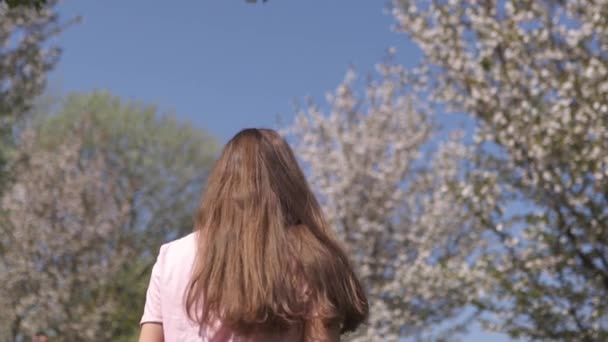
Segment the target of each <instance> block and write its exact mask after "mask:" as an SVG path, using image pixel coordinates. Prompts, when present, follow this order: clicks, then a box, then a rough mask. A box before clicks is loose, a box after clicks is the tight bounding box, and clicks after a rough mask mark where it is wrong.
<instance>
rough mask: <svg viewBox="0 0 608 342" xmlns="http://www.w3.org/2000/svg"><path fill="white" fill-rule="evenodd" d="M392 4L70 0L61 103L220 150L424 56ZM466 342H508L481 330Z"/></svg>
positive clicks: (54, 80)
mask: <svg viewBox="0 0 608 342" xmlns="http://www.w3.org/2000/svg"><path fill="white" fill-rule="evenodd" d="M384 8H385V2H384V1H370V0H348V1H346V0H342V1H327V0H270V1H269V2H268V3H265V4H257V5H252V4H248V3H245V1H244V0H231V1H201V0H188V1H186V0H180V1H160V0H148V1H143V0H129V1H124V0H123V1H118V0H103V1H101V0H97V1H94V0H67V1H65V3H64V4H63V5H62V7H61V13H62V15H63V17H64V18H66V19H67V18H70V17H73V16H75V15H82V16H83V17H84V22H83V23H81V24H79V25H76V26H73V27H71V28H70V29H69V30H67V31H66V32H64V33H63V34H62V35H61V36H60V37H59V38H58V41H59V44H60V45H61V46H62V47H63V48H64V54H63V56H62V60H61V62H60V64H59V66H58V68H57V69H56V70H55V71H54V72H53V74H52V77H51V86H52V87H55V88H56V89H57V90H59V91H60V92H62V93H67V92H71V91H89V90H93V89H106V90H109V91H111V92H112V93H114V94H116V95H120V96H122V97H124V98H127V99H135V100H139V101H144V102H147V103H153V104H158V105H159V106H160V108H163V109H168V110H175V112H176V113H177V115H178V117H179V118H181V119H183V120H188V121H190V122H192V123H193V124H194V125H196V126H199V127H203V128H206V129H208V130H209V131H210V132H212V133H214V134H215V135H216V136H217V137H218V138H219V139H220V141H222V142H225V141H226V140H227V139H228V138H230V136H232V135H233V134H234V133H236V132H237V131H238V130H239V129H241V128H244V127H250V126H271V127H272V126H275V124H276V120H277V116H278V115H281V116H282V117H283V118H285V119H287V120H290V118H291V117H292V116H293V107H292V103H293V100H294V99H302V98H303V97H304V96H307V95H311V96H313V97H314V98H315V99H316V100H317V101H319V102H322V101H324V94H325V92H326V91H329V90H332V89H334V88H335V87H336V86H337V84H338V83H339V82H340V81H341V79H342V78H343V76H344V72H345V71H346V69H347V67H348V66H349V65H354V66H355V67H356V68H357V69H358V70H359V71H360V72H361V73H367V72H371V71H372V70H373V66H374V64H375V63H376V62H378V61H379V60H380V59H381V58H382V57H383V56H384V55H385V51H386V48H387V47H389V46H395V47H396V48H397V51H398V60H399V61H400V62H402V63H404V64H406V65H408V66H411V65H414V64H415V63H416V61H417V60H418V59H419V58H420V57H421V56H420V53H419V51H418V50H417V49H416V48H415V47H414V46H413V45H412V44H411V43H410V42H408V40H407V39H406V38H405V37H404V36H403V35H401V34H397V33H393V32H392V31H391V26H392V25H393V20H392V18H391V17H390V15H388V14H385V13H384V11H383V10H384ZM465 340H466V341H472V342H481V341H484V342H485V341H497V342H500V341H508V339H506V338H505V337H504V336H500V335H495V334H486V333H483V332H481V331H479V330H478V329H474V330H473V331H472V332H471V334H470V335H468V336H467V337H466V338H465Z"/></svg>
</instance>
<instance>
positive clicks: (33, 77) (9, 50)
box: [0, 0, 62, 118]
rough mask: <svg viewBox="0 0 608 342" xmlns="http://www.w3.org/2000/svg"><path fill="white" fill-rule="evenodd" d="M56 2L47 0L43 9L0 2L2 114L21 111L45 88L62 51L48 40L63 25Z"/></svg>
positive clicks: (10, 114) (12, 115)
mask: <svg viewBox="0 0 608 342" xmlns="http://www.w3.org/2000/svg"><path fill="white" fill-rule="evenodd" d="M56 2H57V1H55V0H51V1H48V2H47V5H46V6H45V7H44V8H42V9H40V10H36V9H34V8H26V7H17V8H13V9H10V10H9V9H8V6H7V5H6V4H5V2H4V1H3V2H0V117H7V118H14V117H15V116H19V115H22V114H23V111H25V110H27V109H28V108H29V106H30V105H31V103H32V101H34V100H35V99H36V96H38V95H39V94H40V93H41V92H42V90H43V89H44V85H45V83H46V74H47V72H48V71H49V70H50V69H51V68H52V67H53V66H54V65H55V63H56V62H57V59H58V57H59V53H60V50H59V48H57V47H55V46H52V45H50V44H49V39H50V38H51V37H53V36H54V35H55V34H57V33H58V32H59V31H61V29H62V25H61V23H60V22H59V17H58V14H57V12H56V11H55V10H54V6H55V4H56Z"/></svg>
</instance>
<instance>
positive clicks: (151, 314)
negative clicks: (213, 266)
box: [141, 233, 301, 342]
mask: <svg viewBox="0 0 608 342" xmlns="http://www.w3.org/2000/svg"><path fill="white" fill-rule="evenodd" d="M196 234H197V233H192V234H189V235H187V236H185V237H183V238H181V239H178V240H175V241H172V242H169V243H166V244H164V245H162V246H161V248H160V252H159V254H158V258H157V260H156V263H155V264H154V267H153V270H152V276H151V279H150V286H149V287H148V292H147V295H146V305H145V308H144V314H143V317H142V319H141V324H143V323H161V324H162V325H163V334H164V340H165V341H180V342H202V341H205V342H206V341H210V342H224V341H234V342H240V341H251V342H254V341H255V342H257V341H260V342H263V341H268V342H272V341H300V340H301V330H300V329H298V327H293V328H292V329H290V330H289V331H288V332H286V333H282V334H274V335H271V334H265V333H257V334H253V335H252V336H249V337H240V338H239V337H238V336H234V334H232V333H231V332H230V331H228V330H226V329H222V327H221V323H220V322H219V321H217V322H216V324H215V326H213V327H199V325H198V324H197V323H195V322H193V321H192V320H190V319H189V318H188V315H187V314H186V311H185V303H184V294H185V291H186V288H187V286H188V282H189V281H190V277H191V275H192V267H193V265H194V261H195V257H196V248H197V247H196V243H197V238H196Z"/></svg>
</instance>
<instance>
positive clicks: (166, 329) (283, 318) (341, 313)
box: [140, 129, 368, 342]
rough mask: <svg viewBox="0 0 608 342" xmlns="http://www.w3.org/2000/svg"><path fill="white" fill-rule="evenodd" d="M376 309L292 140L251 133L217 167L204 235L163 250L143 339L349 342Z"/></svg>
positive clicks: (204, 206)
mask: <svg viewBox="0 0 608 342" xmlns="http://www.w3.org/2000/svg"><path fill="white" fill-rule="evenodd" d="M367 313H368V304H367V299H366V297H365V294H364V292H363V289H362V287H361V284H360V282H359V280H358V279H357V277H356V276H355V274H354V272H353V269H352V266H351V265H350V263H349V261H348V258H347V257H346V255H345V253H344V251H343V250H342V248H341V247H340V246H339V244H338V242H337V240H336V238H335V237H334V235H333V233H332V230H331V227H329V225H328V224H327V222H326V220H325V218H324V217H323V213H322V212H321V208H320V207H319V204H318V202H317V200H316V199H315V197H314V195H313V194H312V192H311V190H310V188H309V186H308V184H307V182H306V179H305V178H304V174H303V172H302V170H301V169H300V168H299V166H298V163H297V161H296V159H295V156H294V154H293V152H292V150H291V149H290V147H289V145H288V144H287V142H286V141H285V140H284V139H283V138H281V137H280V136H279V134H277V133H276V132H275V131H273V130H270V129H245V130H243V131H241V132H239V133H238V134H237V135H236V136H234V137H233V138H232V139H231V140H230V141H229V142H228V144H226V146H225V147H224V150H223V151H222V154H221V156H220V158H219V160H217V162H216V163H215V165H214V167H213V169H212V170H211V173H210V175H209V178H208V184H207V187H206V190H205V192H204V194H203V197H202V200H201V204H200V209H199V211H198V213H197V216H196V218H195V232H194V233H192V234H190V235H188V236H186V237H184V238H181V239H179V240H177V241H173V242H170V243H167V244H165V245H163V246H162V247H161V248H160V253H159V255H158V259H157V261H156V263H155V265H154V267H153V270H152V276H151V279H150V285H149V287H148V292H147V297H146V304H145V308H144V314H143V317H142V320H141V334H140V342H155V341H168V342H173V341H180V342H182V341H186V342H187V341H215V342H221V341H339V340H340V335H341V334H342V333H345V332H349V331H354V330H355V329H356V328H357V327H358V326H359V325H360V324H361V323H362V322H363V321H364V320H365V319H366V317H367Z"/></svg>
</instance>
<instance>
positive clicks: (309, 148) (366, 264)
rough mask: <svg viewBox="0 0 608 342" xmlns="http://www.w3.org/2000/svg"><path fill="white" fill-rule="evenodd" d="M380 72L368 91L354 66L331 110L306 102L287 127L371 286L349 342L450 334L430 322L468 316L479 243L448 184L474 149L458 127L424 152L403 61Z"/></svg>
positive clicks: (431, 131) (427, 130)
mask: <svg viewBox="0 0 608 342" xmlns="http://www.w3.org/2000/svg"><path fill="white" fill-rule="evenodd" d="M378 71H379V77H377V78H376V79H374V80H371V81H370V82H369V84H368V85H367V88H366V93H365V94H364V95H360V94H358V93H357V92H356V90H355V89H356V86H357V85H356V83H357V82H355V80H356V77H355V74H354V72H353V71H349V72H348V73H347V75H346V78H345V80H344V82H343V83H342V84H340V85H339V86H338V88H337V89H336V90H335V92H333V93H332V94H329V95H328V102H329V107H330V108H329V110H328V111H327V112H324V111H322V110H321V109H320V108H318V107H317V106H314V105H311V106H309V107H308V108H305V109H304V110H303V111H302V112H300V113H299V114H298V115H297V116H296V120H295V122H294V124H293V125H292V126H291V127H289V130H288V133H289V134H290V136H291V137H293V138H294V140H295V149H296V151H297V153H298V156H300V157H301V158H302V160H303V161H304V162H305V165H306V166H307V169H308V171H309V177H310V181H311V183H312V186H313V188H314V189H315V190H316V191H317V193H318V195H319V197H320V199H321V202H322V204H323V208H324V211H325V214H326V215H327V216H328V217H329V219H330V222H331V223H332V225H333V226H334V227H335V229H336V230H337V232H338V234H339V236H340V238H341V239H342V240H343V241H344V242H345V245H346V247H347V248H348V250H349V253H350V255H351V256H352V258H353V262H354V264H355V265H356V267H357V269H358V271H359V274H360V276H361V277H362V279H363V280H364V282H365V285H366V288H367V290H368V295H369V300H370V311H371V315H370V320H369V322H368V324H367V325H366V326H364V327H363V328H362V329H360V331H359V332H358V333H357V334H355V335H353V336H350V340H352V341H397V340H398V339H399V338H400V337H403V336H407V335H412V334H422V335H424V336H426V337H431V336H434V337H438V336H440V335H441V334H446V333H448V331H445V330H444V331H437V330H433V329H428V330H425V328H428V327H429V326H433V325H436V324H438V323H439V322H444V321H445V320H448V319H456V318H458V317H460V314H461V313H463V311H462V310H463V307H464V306H465V304H466V302H467V298H468V297H469V294H470V293H471V292H470V286H471V283H470V279H471V277H470V273H471V272H470V271H469V269H470V265H469V263H468V261H467V259H468V258H469V257H470V256H471V255H472V253H473V252H474V251H475V249H477V248H479V247H480V246H481V245H482V244H481V243H480V240H481V239H480V238H479V235H478V233H477V232H476V231H475V230H474V226H473V225H471V224H469V223H468V218H467V216H466V215H467V214H466V211H465V210H464V207H463V206H459V204H458V202H457V201H456V199H455V197H454V196H453V194H452V193H451V192H450V191H448V190H449V188H450V187H451V186H452V185H454V184H455V182H456V181H457V180H458V176H459V174H461V172H462V170H461V165H460V164H461V163H460V162H461V160H462V159H464V157H465V156H466V155H467V154H468V153H469V151H468V150H467V149H466V148H465V147H464V146H463V145H462V143H461V140H462V136H461V134H459V133H458V132H454V133H453V134H452V135H451V136H450V137H449V139H447V140H446V141H444V142H443V143H441V144H440V145H439V146H438V147H437V148H436V149H435V150H436V151H434V152H433V151H431V149H429V148H426V150H428V151H425V146H427V145H428V142H429V139H431V138H432V137H434V136H435V133H436V129H435V128H436V127H435V125H434V122H433V121H434V119H433V117H432V115H431V114H430V110H429V108H426V107H425V106H423V105H421V104H420V103H417V102H416V101H415V96H413V94H414V92H415V90H414V89H412V88H411V87H409V86H408V82H407V79H408V77H409V76H408V74H407V73H406V72H405V70H404V69H403V68H402V67H401V66H399V65H396V64H394V63H390V62H387V63H382V64H380V65H378ZM450 328H451V329H454V328H455V327H454V326H452V327H450Z"/></svg>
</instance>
